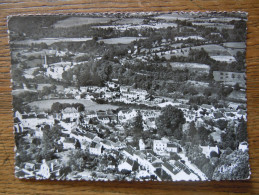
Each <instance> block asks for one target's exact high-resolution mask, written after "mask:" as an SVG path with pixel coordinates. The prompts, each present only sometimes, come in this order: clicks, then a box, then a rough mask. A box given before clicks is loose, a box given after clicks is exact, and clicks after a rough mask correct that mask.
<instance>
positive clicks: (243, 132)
mask: <svg viewBox="0 0 259 195" xmlns="http://www.w3.org/2000/svg"><path fill="white" fill-rule="evenodd" d="M236 134H237V141H238V142H239V143H240V142H243V141H247V124H246V121H245V120H244V118H243V117H242V118H241V120H240V122H239V123H238V127H237V130H236Z"/></svg>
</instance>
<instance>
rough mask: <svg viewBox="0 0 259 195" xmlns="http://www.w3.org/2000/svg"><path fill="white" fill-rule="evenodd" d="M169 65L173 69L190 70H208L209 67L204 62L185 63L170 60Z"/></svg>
mask: <svg viewBox="0 0 259 195" xmlns="http://www.w3.org/2000/svg"><path fill="white" fill-rule="evenodd" d="M170 65H171V66H172V68H173V69H180V70H183V69H190V70H192V69H193V70H203V71H209V70H210V67H209V66H208V65H206V64H198V63H185V62H171V63H170Z"/></svg>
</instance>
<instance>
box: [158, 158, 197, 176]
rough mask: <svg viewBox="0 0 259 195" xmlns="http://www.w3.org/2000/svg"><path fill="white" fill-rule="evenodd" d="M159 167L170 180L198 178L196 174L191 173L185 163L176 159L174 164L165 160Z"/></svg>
mask: <svg viewBox="0 0 259 195" xmlns="http://www.w3.org/2000/svg"><path fill="white" fill-rule="evenodd" d="M161 168H162V170H163V171H165V172H166V173H167V174H168V175H169V176H170V177H171V179H172V181H182V180H192V181H196V180H199V178H198V176H197V175H195V174H194V173H192V172H191V171H190V169H189V168H188V167H186V165H184V164H183V163H181V162H179V161H176V162H175V163H174V164H169V163H168V162H165V163H163V164H162V167H161Z"/></svg>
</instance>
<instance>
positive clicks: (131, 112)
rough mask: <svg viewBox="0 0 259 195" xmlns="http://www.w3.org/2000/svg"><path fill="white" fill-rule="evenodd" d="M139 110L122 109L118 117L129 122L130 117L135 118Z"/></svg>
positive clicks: (121, 120)
mask: <svg viewBox="0 0 259 195" xmlns="http://www.w3.org/2000/svg"><path fill="white" fill-rule="evenodd" d="M137 114H138V113H137V111H136V110H135V109H133V110H121V111H119V113H118V119H119V121H120V122H127V121H128V120H130V119H133V118H134V117H136V116H137Z"/></svg>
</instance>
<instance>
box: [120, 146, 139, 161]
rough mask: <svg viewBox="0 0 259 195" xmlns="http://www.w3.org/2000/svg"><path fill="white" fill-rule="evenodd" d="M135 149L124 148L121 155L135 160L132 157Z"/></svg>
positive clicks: (130, 147)
mask: <svg viewBox="0 0 259 195" xmlns="http://www.w3.org/2000/svg"><path fill="white" fill-rule="evenodd" d="M135 151H136V150H135V149H134V148H133V147H132V146H128V147H127V148H125V149H124V150H123V151H122V153H123V154H124V155H125V156H126V157H127V158H130V159H135V157H134V153H135Z"/></svg>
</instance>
